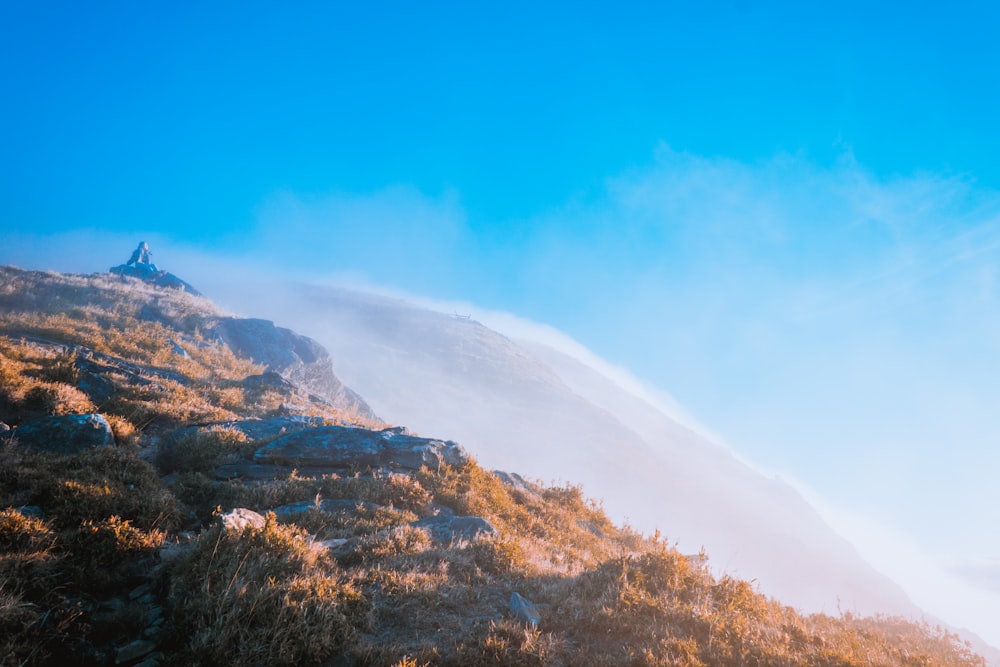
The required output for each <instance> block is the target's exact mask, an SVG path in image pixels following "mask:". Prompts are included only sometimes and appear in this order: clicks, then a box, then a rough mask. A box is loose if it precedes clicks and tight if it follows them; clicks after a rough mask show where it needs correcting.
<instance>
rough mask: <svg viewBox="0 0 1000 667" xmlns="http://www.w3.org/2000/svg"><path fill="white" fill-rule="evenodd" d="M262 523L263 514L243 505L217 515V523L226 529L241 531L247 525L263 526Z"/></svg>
mask: <svg viewBox="0 0 1000 667" xmlns="http://www.w3.org/2000/svg"><path fill="white" fill-rule="evenodd" d="M264 523H265V521H264V517H263V516H261V515H260V514H258V513H257V512H254V511H253V510H248V509H247V508H245V507H237V508H235V509H231V510H229V511H228V512H226V513H225V514H220V515H219V525H221V526H222V529H223V530H227V531H228V530H235V531H238V532H243V531H244V530H245V529H246V528H248V527H253V528H263V527H264Z"/></svg>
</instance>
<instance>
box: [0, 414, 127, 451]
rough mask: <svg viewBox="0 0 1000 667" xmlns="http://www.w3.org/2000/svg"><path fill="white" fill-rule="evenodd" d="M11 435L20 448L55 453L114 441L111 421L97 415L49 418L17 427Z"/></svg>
mask: <svg viewBox="0 0 1000 667" xmlns="http://www.w3.org/2000/svg"><path fill="white" fill-rule="evenodd" d="M11 437H12V438H13V440H14V442H15V443H16V444H17V445H19V446H21V447H26V448H28V449H36V450H40V451H46V452H52V453H55V454H79V453H80V452H84V451H87V450H88V449H94V448H97V447H111V446H113V445H114V444H115V434H114V433H113V432H112V431H111V425H110V424H108V420H107V419H105V418H104V417H103V416H101V415H95V414H89V415H60V416H57V417H46V418H45V419H40V420H38V421H34V422H30V423H28V424H22V425H21V426H18V427H17V428H16V429H14V432H13V435H12V436H11Z"/></svg>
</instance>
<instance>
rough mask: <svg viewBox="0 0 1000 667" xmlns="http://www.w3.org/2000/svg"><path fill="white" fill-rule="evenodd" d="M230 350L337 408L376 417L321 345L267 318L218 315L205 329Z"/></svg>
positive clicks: (207, 333)
mask: <svg viewBox="0 0 1000 667" xmlns="http://www.w3.org/2000/svg"><path fill="white" fill-rule="evenodd" d="M205 333H206V335H208V336H210V337H214V338H215V339H216V340H218V341H220V342H222V343H223V344H224V345H226V346H227V347H229V349H231V350H232V351H233V352H235V353H236V354H237V355H239V356H242V357H248V358H249V359H250V360H251V361H254V362H256V363H258V364H264V365H265V366H266V367H267V370H268V371H271V372H274V373H277V374H280V375H281V377H283V378H285V379H286V380H288V381H289V382H291V383H292V384H293V385H295V386H297V387H301V388H302V389H305V390H306V391H309V392H312V393H313V394H316V395H318V396H321V397H323V398H325V399H326V400H327V401H329V402H330V403H332V404H333V405H335V406H336V407H339V408H344V409H347V410H353V411H355V412H356V413H357V414H359V415H361V416H363V417H369V418H375V413H374V412H373V411H372V409H371V407H369V406H368V404H367V403H365V401H364V399H362V398H361V397H360V396H359V395H358V394H356V393H355V392H354V391H352V390H351V389H350V388H348V387H347V386H345V385H344V383H343V382H341V381H340V379H339V378H338V377H337V376H336V375H335V374H334V372H333V361H332V360H331V359H330V354H329V353H328V352H327V351H326V348H324V347H323V346H322V345H320V344H319V343H317V342H316V341H315V340H313V339H312V338H309V337H307V336H302V335H300V334H297V333H295V332H294V331H292V330H291V329H285V328H284V327H279V326H275V324H274V322H271V321H269V320H262V319H255V318H237V317H220V318H218V319H216V320H215V322H214V324H212V326H211V327H209V328H208V329H207V330H206V332H205Z"/></svg>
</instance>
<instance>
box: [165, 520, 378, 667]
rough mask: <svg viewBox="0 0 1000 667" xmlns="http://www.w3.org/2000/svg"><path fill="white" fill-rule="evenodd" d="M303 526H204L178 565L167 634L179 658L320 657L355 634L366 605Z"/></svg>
mask: <svg viewBox="0 0 1000 667" xmlns="http://www.w3.org/2000/svg"><path fill="white" fill-rule="evenodd" d="M334 568H335V566H334V565H333V564H332V562H330V561H329V560H328V559H326V558H325V556H324V555H323V554H322V552H321V551H320V550H318V549H317V548H316V547H315V546H314V545H313V544H311V543H310V541H309V540H308V538H307V536H306V535H305V533H304V532H303V531H301V530H300V529H298V528H295V527H294V526H281V525H278V524H277V522H276V521H275V519H274V515H273V514H270V515H268V517H267V522H266V524H265V526H264V527H263V528H260V529H256V528H247V529H246V530H244V531H242V532H236V531H230V532H226V531H224V530H222V529H221V528H215V529H213V530H211V531H209V532H207V533H205V534H204V535H203V536H202V537H201V538H200V539H199V541H198V544H197V545H196V546H195V547H194V549H193V551H192V553H191V554H190V555H189V556H188V557H186V558H184V559H183V560H182V562H181V563H179V564H178V567H177V570H176V575H177V576H176V579H175V584H174V587H173V588H172V590H171V593H170V600H171V602H172V604H173V609H172V613H171V628H170V634H169V637H170V638H171V641H173V642H175V643H176V644H177V651H176V653H173V654H172V656H171V662H172V664H178V665H181V664H183V665H189V664H199V665H215V664H239V665H301V664H320V663H322V662H323V661H325V660H327V659H329V658H330V657H331V656H334V655H336V654H338V653H340V652H342V651H344V650H345V649H346V648H347V647H348V646H349V645H350V644H351V642H352V641H353V639H354V637H355V633H356V627H358V626H359V625H363V624H364V623H365V619H366V618H367V616H366V612H367V608H366V605H365V604H364V599H363V598H362V596H361V595H360V594H359V593H358V592H357V591H356V590H355V589H354V588H353V587H352V586H351V584H350V583H349V582H347V581H346V580H345V579H344V578H343V577H342V575H340V574H338V573H337V572H336V571H335V569H334Z"/></svg>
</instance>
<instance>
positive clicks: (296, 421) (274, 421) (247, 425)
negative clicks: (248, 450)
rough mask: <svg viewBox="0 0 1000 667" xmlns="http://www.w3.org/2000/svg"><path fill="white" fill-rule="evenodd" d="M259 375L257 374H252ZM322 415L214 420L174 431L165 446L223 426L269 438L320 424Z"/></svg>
mask: <svg viewBox="0 0 1000 667" xmlns="http://www.w3.org/2000/svg"><path fill="white" fill-rule="evenodd" d="M254 377H259V376H254ZM322 424H323V418H322V417H307V416H304V415H288V416H283V417H271V418H269V419H239V420H235V421H225V422H214V423H212V424H205V425H203V426H191V427H188V428H182V429H179V430H177V431H174V432H173V433H172V434H171V435H170V439H169V440H168V441H167V443H166V444H165V446H170V444H172V443H173V442H174V441H176V440H180V439H181V438H183V437H184V436H186V435H189V434H191V433H195V432H197V431H207V430H211V429H213V428H224V429H230V430H233V431H239V432H240V433H242V434H243V435H245V436H246V437H247V439H248V440H271V439H273V438H277V437H279V436H282V435H288V434H289V433H294V432H296V431H301V430H302V429H305V428H312V427H315V426H321V425H322Z"/></svg>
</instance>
